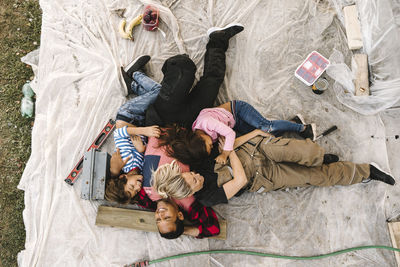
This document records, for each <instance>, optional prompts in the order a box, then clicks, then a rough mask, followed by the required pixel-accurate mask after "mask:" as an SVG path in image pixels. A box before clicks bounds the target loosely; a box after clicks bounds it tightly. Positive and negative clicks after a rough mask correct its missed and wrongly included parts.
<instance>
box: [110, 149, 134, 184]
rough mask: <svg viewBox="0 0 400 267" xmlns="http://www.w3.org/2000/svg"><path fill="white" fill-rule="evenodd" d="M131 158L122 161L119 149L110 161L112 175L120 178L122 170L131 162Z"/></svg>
mask: <svg viewBox="0 0 400 267" xmlns="http://www.w3.org/2000/svg"><path fill="white" fill-rule="evenodd" d="M130 158H131V157H130V156H129V157H127V158H126V159H125V160H122V158H121V154H120V153H119V148H117V151H115V152H114V153H113V154H112V156H111V159H110V173H111V176H113V177H114V176H118V175H119V174H120V173H121V170H122V168H123V167H124V166H125V164H126V163H127V162H128V161H129V160H130Z"/></svg>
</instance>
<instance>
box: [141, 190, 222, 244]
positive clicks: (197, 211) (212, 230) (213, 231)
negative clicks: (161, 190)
mask: <svg viewBox="0 0 400 267" xmlns="http://www.w3.org/2000/svg"><path fill="white" fill-rule="evenodd" d="M137 201H138V202H137V204H138V205H139V206H141V207H143V208H146V209H149V210H152V211H155V210H156V209H157V203H156V202H154V201H152V200H151V199H150V198H149V197H148V196H147V194H146V192H145V191H144V189H143V188H142V189H141V190H140V192H139V193H138V199H137ZM185 213H186V215H187V216H186V217H185V218H186V219H188V220H189V221H190V222H192V223H193V224H194V226H196V227H197V228H198V229H199V235H198V236H197V238H203V237H208V236H214V235H218V234H219V231H220V230H219V222H218V217H217V215H216V214H215V212H214V210H213V209H212V208H211V207H205V206H203V205H202V204H200V202H198V201H197V200H195V201H194V202H193V203H192V205H191V206H190V208H189V210H187V211H185Z"/></svg>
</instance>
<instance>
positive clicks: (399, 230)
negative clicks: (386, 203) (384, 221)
mask: <svg viewBox="0 0 400 267" xmlns="http://www.w3.org/2000/svg"><path fill="white" fill-rule="evenodd" d="M388 227H389V233H390V238H391V239H392V246H393V247H394V248H400V222H389V223H388ZM394 255H395V256H396V261H397V267H400V253H399V252H397V251H394Z"/></svg>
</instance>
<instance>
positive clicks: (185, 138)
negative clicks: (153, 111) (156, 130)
mask: <svg viewBox="0 0 400 267" xmlns="http://www.w3.org/2000/svg"><path fill="white" fill-rule="evenodd" d="M161 146H165V150H166V152H167V154H168V156H170V157H173V158H176V159H177V160H179V161H180V162H182V163H184V164H188V165H189V166H190V167H191V168H196V167H197V166H200V165H201V164H202V162H203V161H204V160H205V159H207V158H208V153H207V147H206V144H205V142H204V140H203V138H201V137H200V136H199V135H197V134H196V133H194V132H192V130H188V129H186V128H182V127H179V126H173V127H170V128H167V129H165V130H163V132H162V134H161V136H160V143H159V147H161Z"/></svg>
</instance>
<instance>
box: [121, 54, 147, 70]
mask: <svg viewBox="0 0 400 267" xmlns="http://www.w3.org/2000/svg"><path fill="white" fill-rule="evenodd" d="M144 56H148V55H140V56H138V57H137V58H135V59H134V60H132V61H131V63H129V64H128V65H127V66H125V67H124V68H123V69H124V71H125V72H127V71H128V70H129V69H130V68H131V67H132V66H133V65H135V63H136V62H137V61H138V60H139V58H141V57H144Z"/></svg>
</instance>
